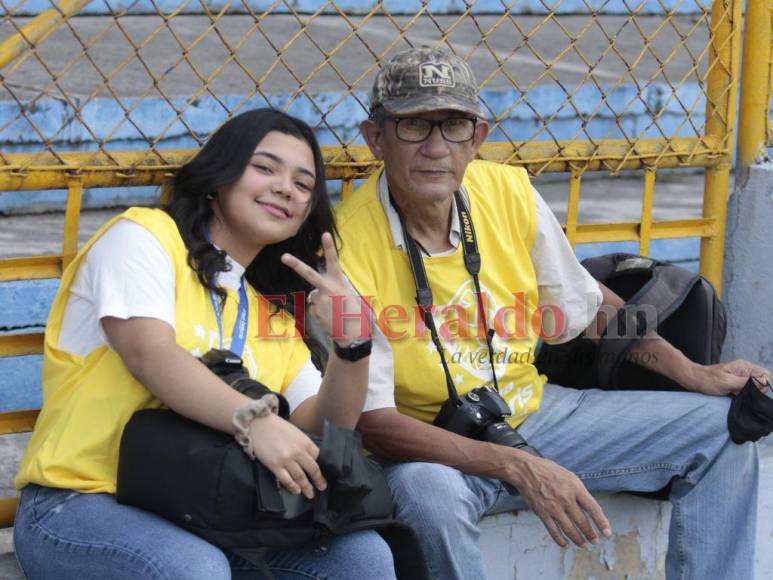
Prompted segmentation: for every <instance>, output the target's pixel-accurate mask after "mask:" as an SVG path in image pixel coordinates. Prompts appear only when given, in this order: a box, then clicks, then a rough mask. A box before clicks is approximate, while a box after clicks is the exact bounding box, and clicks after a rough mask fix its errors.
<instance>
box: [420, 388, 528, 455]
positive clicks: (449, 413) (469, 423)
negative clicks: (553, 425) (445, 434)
mask: <svg viewBox="0 0 773 580" xmlns="http://www.w3.org/2000/svg"><path fill="white" fill-rule="evenodd" d="M458 401H459V402H458V403H457V402H456V401H454V400H453V399H448V400H447V401H446V402H445V403H443V406H442V407H441V408H440V412H439V413H438V414H437V417H435V420H434V421H433V422H432V424H433V425H435V427H441V428H443V429H445V430H446V431H451V432H452V433H456V434H457V435H463V436H464V437H470V438H471V439H477V440H479V441H488V442H489V443H496V444H497V445H504V446H506V447H514V448H515V449H521V450H523V451H527V452H529V453H531V454H533V455H539V453H537V452H536V450H535V449H534V448H532V447H530V446H529V445H528V444H527V443H526V440H525V439H524V438H523V437H521V436H520V434H519V433H518V431H516V430H515V429H513V428H512V427H511V426H510V425H509V424H508V423H507V422H506V421H505V417H509V416H510V415H511V414H512V413H511V412H510V407H508V405H507V402H506V401H505V400H504V399H503V398H502V395H500V394H499V392H498V391H497V390H495V389H492V388H491V387H488V386H482V387H477V388H475V389H472V390H471V391H470V392H468V393H466V394H464V395H462V396H461V397H459V399H458Z"/></svg>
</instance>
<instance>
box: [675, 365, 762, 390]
mask: <svg viewBox="0 0 773 580" xmlns="http://www.w3.org/2000/svg"><path fill="white" fill-rule="evenodd" d="M749 377H755V378H756V379H758V380H759V382H760V384H762V385H766V384H768V383H770V371H769V370H767V369H765V368H762V367H760V366H757V365H755V364H753V363H750V362H749V361H746V360H743V359H736V360H734V361H731V362H726V363H719V364H715V365H697V364H696V365H694V367H693V368H692V372H691V373H690V375H689V377H688V378H687V379H686V381H685V382H684V383H683V386H684V387H685V388H686V389H688V390H690V391H694V392H696V393H703V394H705V395H734V394H736V393H739V392H740V391H741V389H743V387H744V385H745V384H746V382H747V381H748V380H749Z"/></svg>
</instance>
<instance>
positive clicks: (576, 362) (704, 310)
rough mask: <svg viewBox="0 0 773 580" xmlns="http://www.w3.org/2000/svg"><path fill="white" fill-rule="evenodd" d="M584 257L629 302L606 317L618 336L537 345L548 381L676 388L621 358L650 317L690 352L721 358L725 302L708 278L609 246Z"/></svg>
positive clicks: (707, 360)
mask: <svg viewBox="0 0 773 580" xmlns="http://www.w3.org/2000/svg"><path fill="white" fill-rule="evenodd" d="M582 265H583V266H584V267H585V269H587V270H588V272H590V274H591V275H592V276H593V277H594V278H595V279H596V280H598V281H599V282H601V283H603V284H604V285H605V286H607V287H609V288H610V289H611V290H613V291H614V292H615V293H617V294H618V295H619V296H620V297H621V298H623V299H624V300H625V301H626V303H625V305H624V306H623V308H621V309H620V311H618V313H617V315H616V317H615V318H614V319H612V320H610V321H609V323H608V325H607V329H608V330H609V329H614V331H616V334H615V336H616V338H614V339H612V338H607V337H606V336H604V337H602V338H601V340H600V341H599V342H598V343H594V342H593V341H591V340H590V339H588V338H585V337H584V336H579V337H577V338H575V339H573V340H571V341H569V342H566V343H564V344H557V345H549V344H543V345H542V347H541V348H540V351H539V353H538V356H537V360H536V363H535V364H536V366H537V368H538V369H539V371H540V372H541V373H544V374H545V375H547V377H548V380H549V381H550V382H551V383H555V384H559V385H564V386H567V387H574V388H579V389H585V388H593V387H595V388H602V389H633V390H636V389H638V390H644V389H646V390H677V389H681V387H680V386H679V385H678V384H676V383H675V382H674V381H671V380H670V379H667V378H666V377H664V376H662V375H659V374H657V373H654V372H652V371H649V370H647V369H645V368H642V367H641V366H639V365H637V364H635V363H634V362H631V361H630V360H626V354H627V353H628V351H629V350H630V349H631V347H632V346H633V345H634V344H635V343H636V342H638V341H639V339H640V338H641V336H642V335H643V334H644V332H645V331H646V329H647V328H648V325H649V324H652V323H654V325H655V328H656V329H657V332H658V334H659V335H660V336H662V337H663V338H665V339H666V340H667V341H668V342H670V343H671V344H672V345H674V346H675V347H676V348H678V349H679V350H680V351H682V352H683V353H684V354H685V356H687V357H688V358H689V359H690V360H692V361H694V362H697V363H700V364H715V363H718V362H719V358H720V354H721V352H722V343H723V342H724V340H725V328H726V322H725V320H726V315H725V307H724V305H723V304H722V303H721V302H720V301H719V298H718V297H717V294H716V291H715V290H714V287H713V286H712V285H711V283H710V282H709V281H708V280H706V279H705V278H703V277H702V276H700V275H698V274H695V273H693V272H690V271H689V270H687V269H685V268H682V267H680V266H677V265H674V264H670V263H668V262H663V261H660V260H654V259H652V258H647V257H645V256H637V255H635V254H625V253H616V254H606V255H603V256H598V257H594V258H588V259H586V260H583V261H582ZM641 305H649V310H647V311H646V312H648V313H654V315H655V320H648V317H647V316H646V315H645V312H643V309H641V308H638V307H639V306H641ZM622 337H625V338H622ZM639 356H648V353H646V352H645V353H640V354H639Z"/></svg>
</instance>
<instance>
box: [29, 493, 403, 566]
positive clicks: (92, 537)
mask: <svg viewBox="0 0 773 580" xmlns="http://www.w3.org/2000/svg"><path fill="white" fill-rule="evenodd" d="M14 542H15V544H16V556H17V558H18V560H19V564H20V566H21V567H22V570H23V571H24V574H25V575H26V577H27V578H28V579H29V580H36V579H45V580H70V579H73V580H75V579H77V580H89V579H94V580H104V579H105V578H109V579H110V580H129V579H132V580H137V579H143V580H145V579H147V580H151V579H153V580H161V579H164V580H227V579H229V578H234V579H240V580H248V579H249V580H257V579H258V578H264V576H263V575H262V574H260V573H259V572H258V571H257V570H256V568H255V567H254V566H253V565H252V564H250V563H249V562H247V561H245V560H243V559H241V558H239V557H237V556H234V555H226V554H225V553H224V552H223V551H221V550H220V549H219V548H217V547H215V546H213V545H212V544H209V543H207V542H206V541H205V540H203V539H201V538H199V537H198V536H195V535H193V534H191V533H189V532H187V531H186V530H184V529H182V528H180V527H178V526H176V525H174V524H173V523H171V522H169V521H167V520H165V519H163V518H161V517H158V516H156V515H154V514H151V513H149V512H146V511H143V510H140V509H137V508H133V507H129V506H125V505H121V504H119V503H117V502H116V500H115V497H114V496H112V495H109V494H104V493H99V494H82V493H76V492H73V491H69V490H61V489H53V488H48V487H40V486H37V485H28V486H27V487H25V488H24V490H23V491H22V495H21V501H20V504H19V509H18V512H17V515H16V522H15V525H14ZM266 561H267V564H268V568H269V569H270V570H271V572H272V574H273V575H274V577H275V578H277V580H333V579H335V580H362V579H363V578H386V579H394V578H395V573H394V564H393V561H392V554H391V552H390V551H389V547H388V546H387V544H386V542H384V541H383V540H382V539H381V536H379V535H378V533H376V532H374V531H365V532H358V533H354V534H349V535H346V536H341V537H337V538H334V539H333V540H332V541H331V542H330V544H329V545H328V547H327V549H326V550H324V551H323V550H311V549H306V550H286V551H272V552H269V553H268V555H267V556H266Z"/></svg>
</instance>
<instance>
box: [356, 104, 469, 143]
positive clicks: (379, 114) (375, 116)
mask: <svg viewBox="0 0 773 580" xmlns="http://www.w3.org/2000/svg"><path fill="white" fill-rule="evenodd" d="M370 118H371V120H373V121H375V122H376V123H380V122H383V121H387V120H389V121H394V123H395V136H396V137H397V138H398V139H399V140H400V141H402V142H404V143H424V141H426V140H427V139H429V138H430V137H431V136H432V132H433V131H434V130H435V127H437V128H438V129H440V135H441V137H443V139H445V140H446V141H448V142H449V143H468V142H469V141H472V140H473V139H475V128H476V127H477V125H478V117H475V116H473V117H462V116H459V117H446V118H445V119H441V120H440V121H430V120H429V119H422V118H421V117H395V116H393V115H390V114H389V113H387V112H386V111H385V110H384V109H383V108H381V107H379V108H378V109H376V110H374V111H373V112H371V114H370ZM452 119H462V120H465V121H472V135H470V136H469V137H468V138H467V139H464V140H462V141H454V140H452V139H449V138H448V137H446V134H445V132H444V131H443V123H445V122H446V121H450V120H452ZM410 120H420V121H424V122H425V123H429V131H428V132H427V136H426V137H424V138H423V139H420V140H418V141H411V140H410V139H404V138H403V137H400V132H399V129H398V127H399V125H400V122H401V121H410Z"/></svg>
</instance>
